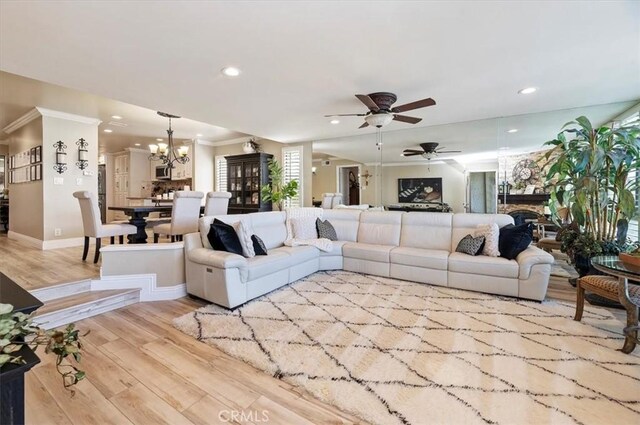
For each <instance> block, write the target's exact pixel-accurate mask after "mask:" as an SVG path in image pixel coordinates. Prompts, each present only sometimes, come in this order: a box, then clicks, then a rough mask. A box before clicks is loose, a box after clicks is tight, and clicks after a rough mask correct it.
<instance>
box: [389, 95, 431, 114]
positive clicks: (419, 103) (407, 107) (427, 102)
mask: <svg viewBox="0 0 640 425" xmlns="http://www.w3.org/2000/svg"><path fill="white" fill-rule="evenodd" d="M435 104H436V101H435V100H433V99H431V98H430V97H428V98H426V99H422V100H416V101H415V102H411V103H406V104H404V105H400V106H396V107H395V108H391V112H406V111H411V110H413V109H420V108H426V107H427V106H433V105H435Z"/></svg>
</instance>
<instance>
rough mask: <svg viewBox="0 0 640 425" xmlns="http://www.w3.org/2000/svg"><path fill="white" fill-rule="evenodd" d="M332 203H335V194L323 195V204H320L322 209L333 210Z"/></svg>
mask: <svg viewBox="0 0 640 425" xmlns="http://www.w3.org/2000/svg"><path fill="white" fill-rule="evenodd" d="M331 202H333V193H323V194H322V204H320V208H322V209H324V210H330V209H331Z"/></svg>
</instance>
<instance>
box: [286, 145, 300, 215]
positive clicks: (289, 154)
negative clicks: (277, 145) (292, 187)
mask: <svg viewBox="0 0 640 425" xmlns="http://www.w3.org/2000/svg"><path fill="white" fill-rule="evenodd" d="M282 163H283V164H282V171H283V176H282V179H283V183H284V184H287V183H289V182H290V181H293V180H297V181H298V193H297V194H296V196H294V197H293V198H291V199H287V200H286V201H285V202H284V206H285V207H287V208H295V207H301V206H302V146H296V147H292V148H283V149H282Z"/></svg>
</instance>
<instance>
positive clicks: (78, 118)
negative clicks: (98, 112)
mask: <svg viewBox="0 0 640 425" xmlns="http://www.w3.org/2000/svg"><path fill="white" fill-rule="evenodd" d="M36 109H37V110H38V112H39V113H40V115H42V116H43V117H49V118H59V119H62V120H67V121H75V122H79V123H82V124H92V125H99V124H100V123H101V122H102V120H99V119H98V118H91V117H85V116H82V115H76V114H70V113H68V112H61V111H54V110H52V109H47V108H42V107H40V106H36Z"/></svg>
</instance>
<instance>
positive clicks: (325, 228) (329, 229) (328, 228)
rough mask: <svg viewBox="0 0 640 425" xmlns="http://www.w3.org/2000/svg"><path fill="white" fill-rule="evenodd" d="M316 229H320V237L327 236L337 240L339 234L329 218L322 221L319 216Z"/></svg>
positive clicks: (331, 239)
mask: <svg viewBox="0 0 640 425" xmlns="http://www.w3.org/2000/svg"><path fill="white" fill-rule="evenodd" d="M316 229H317V230H318V237H319V238H321V239H322V238H326V239H329V240H330V241H337V240H338V235H337V234H336V229H335V228H334V227H333V225H332V224H331V223H329V220H325V221H322V220H320V219H319V218H317V219H316Z"/></svg>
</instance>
